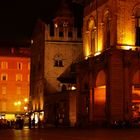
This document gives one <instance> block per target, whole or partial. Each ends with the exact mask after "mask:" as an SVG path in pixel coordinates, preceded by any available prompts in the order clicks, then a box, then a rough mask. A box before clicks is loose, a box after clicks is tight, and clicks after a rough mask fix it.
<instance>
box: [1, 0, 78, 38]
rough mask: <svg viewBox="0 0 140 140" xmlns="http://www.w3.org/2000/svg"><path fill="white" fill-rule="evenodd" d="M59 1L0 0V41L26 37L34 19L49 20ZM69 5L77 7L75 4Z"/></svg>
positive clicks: (69, 0) (30, 30)
mask: <svg viewBox="0 0 140 140" xmlns="http://www.w3.org/2000/svg"><path fill="white" fill-rule="evenodd" d="M71 1H72V0H68V2H70V3H71ZM59 3H60V0H1V2H0V41H1V40H16V39H23V38H28V37H29V36H30V35H31V32H32V29H33V27H34V24H35V21H36V19H37V18H42V19H44V20H45V21H49V20H50V19H51V17H52V16H53V15H54V13H55V11H56V9H57V8H58V5H59ZM71 5H72V6H73V7H74V9H77V8H75V7H76V6H77V5H76V6H75V4H73V3H72V4H71ZM79 12H80V11H79ZM77 14H78V13H77Z"/></svg>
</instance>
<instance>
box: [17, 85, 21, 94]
mask: <svg viewBox="0 0 140 140" xmlns="http://www.w3.org/2000/svg"><path fill="white" fill-rule="evenodd" d="M17 94H21V87H20V86H18V87H17Z"/></svg>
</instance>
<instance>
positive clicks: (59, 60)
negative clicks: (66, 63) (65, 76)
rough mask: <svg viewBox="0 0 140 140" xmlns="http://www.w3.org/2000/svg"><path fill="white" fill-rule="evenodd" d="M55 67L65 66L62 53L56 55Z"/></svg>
mask: <svg viewBox="0 0 140 140" xmlns="http://www.w3.org/2000/svg"><path fill="white" fill-rule="evenodd" d="M54 67H63V60H62V55H56V56H55V57H54Z"/></svg>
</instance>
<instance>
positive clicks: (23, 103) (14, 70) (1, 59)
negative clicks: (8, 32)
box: [0, 45, 30, 119]
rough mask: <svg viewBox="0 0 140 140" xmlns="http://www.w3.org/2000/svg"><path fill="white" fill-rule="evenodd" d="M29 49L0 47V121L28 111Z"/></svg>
mask: <svg viewBox="0 0 140 140" xmlns="http://www.w3.org/2000/svg"><path fill="white" fill-rule="evenodd" d="M29 91H30V49H29V48H27V47H26V48H25V47H11V45H10V47H0V119H1V118H5V119H15V117H16V115H18V114H24V113H25V112H27V111H28V99H29Z"/></svg>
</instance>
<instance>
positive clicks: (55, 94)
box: [31, 3, 83, 123]
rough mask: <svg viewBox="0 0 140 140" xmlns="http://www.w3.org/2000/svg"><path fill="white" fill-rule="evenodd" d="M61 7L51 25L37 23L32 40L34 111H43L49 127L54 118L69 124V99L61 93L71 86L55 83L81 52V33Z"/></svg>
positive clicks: (71, 17)
mask: <svg viewBox="0 0 140 140" xmlns="http://www.w3.org/2000/svg"><path fill="white" fill-rule="evenodd" d="M61 7H63V8H60V9H62V10H59V12H58V13H57V15H56V17H55V18H54V19H53V24H46V23H44V22H43V21H42V20H38V22H37V24H36V27H35V30H34V33H33V36H32V39H33V44H32V52H33V53H32V66H31V71H32V75H31V85H32V86H31V96H32V104H33V111H34V112H41V111H44V113H45V115H44V117H45V120H46V119H47V121H48V123H55V120H56V117H59V121H61V122H62V118H63V122H65V123H68V122H69V111H68V108H69V96H70V95H69V93H64V92H63V93H61V92H62V91H63V89H65V90H68V89H70V88H71V87H72V84H71V83H61V82H60V81H58V80H57V79H58V77H59V76H60V75H62V74H63V73H64V72H65V71H67V69H69V68H70V67H71V64H73V63H75V62H76V60H77V58H78V57H79V56H80V55H82V52H83V50H82V33H81V31H82V30H81V28H80V29H79V28H77V27H74V17H73V14H72V13H71V11H69V8H68V6H67V4H65V3H62V5H61ZM79 32H80V33H81V34H80V35H79ZM63 94H64V95H63ZM60 112H63V113H60ZM60 114H61V115H60ZM38 116H39V115H38Z"/></svg>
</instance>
